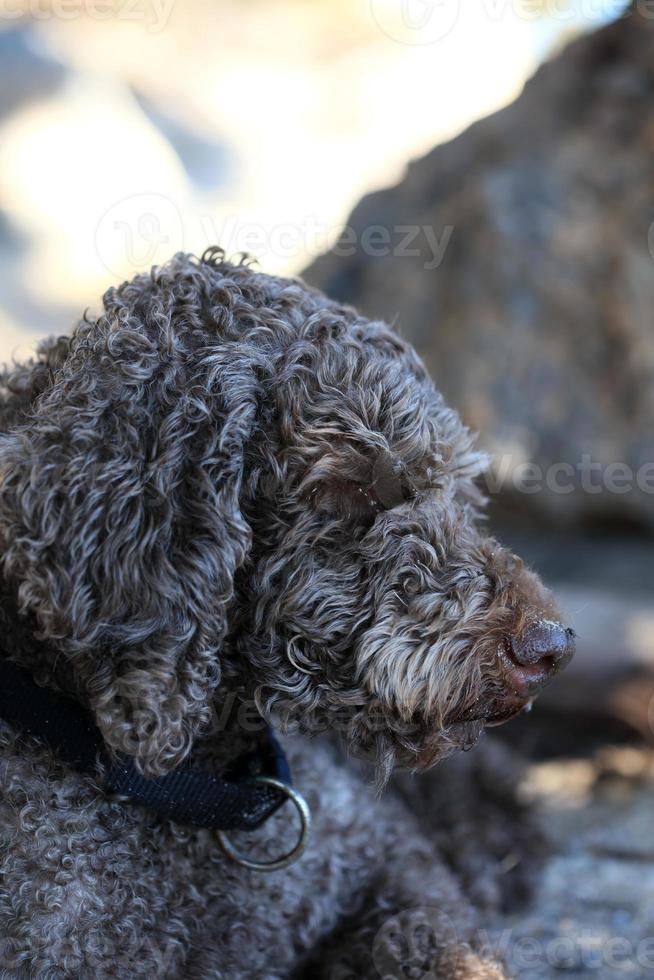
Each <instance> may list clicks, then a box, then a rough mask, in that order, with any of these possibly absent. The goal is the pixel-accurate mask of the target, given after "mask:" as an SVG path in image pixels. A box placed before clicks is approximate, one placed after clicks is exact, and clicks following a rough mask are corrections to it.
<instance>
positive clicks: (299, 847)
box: [217, 776, 311, 871]
mask: <svg viewBox="0 0 654 980" xmlns="http://www.w3.org/2000/svg"><path fill="white" fill-rule="evenodd" d="M253 781H254V782H257V783H262V784H263V785H265V786H272V787H274V788H275V789H278V790H279V791H280V793H283V794H284V796H285V797H286V798H287V799H289V800H291V801H292V803H293V804H294V806H295V809H296V810H297V812H298V815H299V817H300V837H299V839H298V842H297V844H296V845H295V847H294V848H293V849H292V850H291V851H289V852H288V854H282V856H281V857H278V858H275V860H274V861H254V860H252V859H251V858H249V857H246V855H245V854H241V852H240V851H239V850H238V848H236V847H235V846H234V844H232V842H231V840H230V839H229V837H228V836H227V834H226V832H225V831H224V830H219V831H217V834H218V840H219V842H220V846H221V847H222V849H223V851H224V852H225V854H226V855H227V857H228V858H231V860H232V861H235V862H236V863H237V864H240V865H241V866H242V867H243V868H250V869H251V870H252V871H279V870H281V868H287V867H288V866H289V864H293V862H294V861H297V859H298V858H299V857H300V855H301V854H302V852H303V851H304V849H305V847H306V846H307V841H308V839H309V831H310V830H311V811H310V810H309V807H308V805H307V801H306V800H305V799H304V797H303V796H302V795H301V794H300V793H298V792H297V790H295V789H293V787H292V786H289V785H288V783H284V782H282V780H281V779H275V778H273V777H272V776H255V777H254V780H253Z"/></svg>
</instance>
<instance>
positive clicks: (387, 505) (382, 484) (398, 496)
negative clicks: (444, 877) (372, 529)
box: [372, 452, 416, 510]
mask: <svg viewBox="0 0 654 980" xmlns="http://www.w3.org/2000/svg"><path fill="white" fill-rule="evenodd" d="M372 491H373V493H374V496H375V499H376V500H377V501H378V503H379V506H380V508H381V509H382V510H391V509H392V508H393V507H397V506H398V505H399V504H404V503H406V502H407V501H408V500H412V499H413V498H414V497H415V495H416V488H415V487H414V485H413V483H412V482H411V480H410V479H409V476H408V474H407V472H406V469H405V468H404V466H403V464H402V462H401V461H400V460H399V459H397V458H396V457H394V456H392V455H391V454H390V453H387V452H384V453H380V454H379V456H378V457H377V459H376V460H375V464H374V466H373V468H372Z"/></svg>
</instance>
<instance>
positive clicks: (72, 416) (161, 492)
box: [0, 302, 257, 775]
mask: <svg viewBox="0 0 654 980" xmlns="http://www.w3.org/2000/svg"><path fill="white" fill-rule="evenodd" d="M146 305H148V304H146ZM107 309H108V312H107V313H106V314H105V315H104V316H103V317H100V318H99V319H98V320H97V321H86V320H85V321H84V322H83V323H82V324H81V325H80V326H79V327H78V329H77V332H76V334H75V335H74V337H73V339H72V341H71V344H70V348H69V352H68V355H67V357H66V359H65V361H64V363H63V365H61V366H60V367H59V369H58V370H57V371H56V372H54V373H53V377H52V380H51V383H50V384H49V386H48V387H47V388H46V390H45V391H44V392H43V393H42V394H41V396H40V397H39V399H38V400H37V402H36V404H35V405H34V407H33V409H32V411H31V414H30V415H29V416H28V417H27V420H25V421H23V422H22V423H21V424H20V425H19V426H18V427H17V428H15V429H13V430H12V431H11V432H9V433H5V434H4V435H2V436H0V549H1V551H0V555H1V556H2V561H3V570H4V573H5V575H6V576H7V577H8V578H9V580H10V581H12V582H13V583H14V584H15V585H16V586H17V588H18V595H19V601H20V606H21V610H22V611H24V612H27V611H29V612H31V613H33V614H34V615H35V617H36V621H37V623H38V626H39V629H40V631H41V635H42V636H43V637H44V638H46V639H48V640H49V641H51V642H52V643H53V646H54V647H55V648H56V649H58V650H60V651H63V652H64V654H65V655H67V656H68V657H69V658H71V660H72V662H73V664H74V667H75V671H76V676H77V677H78V678H79V679H80V682H81V684H82V687H83V688H84V689H85V691H86V693H87V695H88V698H89V702H90V705H91V707H92V709H93V711H94V712H95V716H96V719H97V722H98V725H99V727H100V729H101V731H102V733H103V736H104V738H105V741H106V742H107V744H108V745H110V746H111V747H113V748H114V749H116V750H120V751H124V752H127V753H129V754H131V755H132V756H134V757H135V759H136V761H137V764H138V765H139V766H140V767H141V769H142V771H143V772H145V773H147V774H152V775H155V774H161V773H163V772H166V771H167V770H169V769H171V768H172V767H174V766H175V765H176V764H178V763H179V762H180V761H181V760H182V759H183V758H184V757H185V755H186V754H187V753H188V751H189V750H190V747H191V745H192V742H193V738H194V736H195V735H196V734H197V732H198V731H199V730H201V728H202V727H203V726H204V725H205V724H206V722H207V721H208V719H209V715H210V702H211V697H212V693H213V691H214V689H215V688H216V686H217V684H218V681H219V677H220V664H219V650H220V647H221V643H222V640H223V637H224V635H225V632H226V630H227V619H228V607H229V605H230V602H231V600H232V593H233V581H234V574H235V571H236V570H237V569H238V567H239V565H241V563H242V562H243V561H244V558H245V556H246V554H247V551H248V548H249V543H250V531H249V528H248V526H247V524H246V522H245V520H244V519H243V516H242V514H241V510H240V493H241V484H242V477H243V466H244V455H245V450H246V445H247V441H248V437H249V435H250V432H251V430H252V427H253V423H254V419H255V414H256V404H257V392H256V380H255V371H254V369H253V365H252V358H251V356H250V355H249V354H248V351H247V349H246V347H245V345H244V343H242V342H240V341H239V340H238V338H236V337H234V336H232V338H231V339H230V340H225V339H223V341H222V342H221V341H219V339H218V337H217V334H216V330H215V327H214V330H213V336H212V335H211V334H210V333H209V332H208V331H207V330H206V329H202V326H201V323H200V317H199V314H198V313H197V312H194V311H193V310H192V309H191V308H190V303H188V302H187V303H186V305H185V306H183V308H182V310H181V313H179V314H177V315H176V316H173V315H172V314H171V313H170V311H169V310H167V309H166V308H165V304H164V303H160V304H154V303H152V304H149V306H148V312H146V313H143V312H141V313H139V312H138V307H137V306H136V305H135V304H133V303H132V304H131V306H130V305H129V304H125V303H123V304H122V305H121V304H120V303H118V302H116V303H115V305H114V307H112V305H111V303H109V304H108V305H107Z"/></svg>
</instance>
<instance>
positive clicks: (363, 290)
mask: <svg viewBox="0 0 654 980" xmlns="http://www.w3.org/2000/svg"><path fill="white" fill-rule="evenodd" d="M442 97H446V94H444V93H443V94H442ZM429 104H430V103H429V102H425V105H426V106H428V105H429ZM432 105H433V106H434V107H433V109H432V110H431V111H433V112H434V113H437V112H438V100H435V102H434V103H432ZM653 222H654V4H649V5H648V4H645V3H642V2H638V3H636V4H634V6H633V7H632V8H630V9H629V10H628V12H627V14H626V15H625V16H624V17H623V18H622V19H621V20H619V21H618V22H616V23H614V24H611V25H609V26H608V27H606V28H604V29H602V30H600V31H599V32H597V33H596V34H594V35H590V36H587V37H584V38H583V39H581V40H578V41H576V42H575V43H573V44H571V45H570V46H569V47H568V48H567V49H566V50H564V51H563V53H562V54H561V55H560V56H558V57H557V58H556V59H555V60H553V61H551V62H549V63H547V64H545V65H544V66H543V67H542V68H541V69H540V70H539V71H538V72H537V74H536V75H535V76H534V78H533V79H532V80H531V81H530V82H529V83H528V84H527V86H526V88H525V90H524V92H523V93H522V95H521V96H520V98H519V99H517V101H516V102H515V103H513V104H512V105H511V106H509V107H508V108H507V109H505V110H503V111H501V112H499V113H497V114H495V115H493V116H491V117H490V118H488V119H485V120H483V121H481V122H479V123H477V124H475V125H474V126H472V127H471V128H470V129H469V130H468V131H467V132H465V133H463V134H462V135H461V136H459V137H458V138H457V139H455V140H453V141H452V142H450V143H447V144H445V145H443V146H439V147H437V148H436V149H435V150H433V151H432V152H431V153H429V154H428V155H427V156H426V157H424V158H422V159H421V160H418V161H417V162H415V163H412V164H411V165H410V166H409V168H408V172H407V174H406V177H405V178H404V179H403V180H402V182H401V183H400V184H399V185H398V186H396V187H393V188H391V189H388V190H384V191H381V192H379V193H375V194H371V195H369V196H368V197H366V198H364V199H363V201H362V202H361V203H360V204H359V205H358V206H357V207H356V208H355V210H354V212H353V214H352V216H351V218H350V220H349V222H348V229H350V230H349V231H348V232H347V235H348V237H347V239H345V240H344V241H343V242H342V243H341V247H339V246H337V247H336V248H335V250H334V251H333V252H331V253H330V254H327V255H325V256H323V257H321V258H319V259H318V260H317V261H316V262H315V263H314V264H313V265H312V266H311V267H310V268H309V269H308V270H307V271H306V272H305V277H306V278H307V279H308V280H309V282H312V283H314V284H316V285H319V286H320V287H322V288H323V289H325V290H326V291H327V292H329V293H331V294H332V295H334V296H336V297H337V298H340V299H342V300H345V301H348V302H353V303H356V304H357V305H358V306H360V307H361V308H362V309H363V310H364V311H365V312H366V313H367V314H369V315H380V316H383V317H385V318H386V319H390V320H392V321H394V322H397V323H398V324H399V327H400V329H401V330H402V331H403V332H404V333H405V334H406V335H408V336H409V337H410V339H411V340H412V341H413V342H414V343H415V344H416V345H417V347H418V348H419V350H420V351H421V353H422V354H423V355H424V356H425V357H426V359H427V362H428V364H429V367H430V368H431V371H432V373H433V375H434V377H435V379H436V381H437V383H438V385H439V386H440V388H441V389H442V390H443V392H444V393H445V395H446V397H447V398H448V399H449V400H450V401H451V402H452V403H453V404H454V405H456V406H457V407H458V408H459V409H460V410H461V412H462V414H463V415H464V417H465V419H466V420H467V421H468V422H469V424H470V425H472V426H473V427H474V428H476V429H478V430H480V431H481V433H482V437H483V439H484V441H485V443H486V445H487V446H488V447H489V448H490V449H491V450H493V451H494V452H495V453H496V454H499V462H498V467H499V470H500V475H502V476H503V479H504V484H503V486H504V492H503V494H501V495H500V498H499V499H500V500H502V501H503V502H504V504H505V505H507V506H508V508H509V509H510V510H511V511H512V512H514V511H515V509H516V508H520V509H522V510H524V511H525V512H526V513H528V514H530V515H532V516H535V517H536V518H537V519H538V520H540V521H542V520H543V519H549V520H552V521H555V522H557V523H559V524H560V523H563V522H577V523H579V522H590V523H591V524H593V525H595V523H596V522H597V521H598V520H600V521H603V520H605V519H607V518H608V519H610V520H614V519H618V520H621V521H627V522H629V523H636V524H637V525H638V526H641V525H643V526H649V527H650V528H654V464H653V463H652V461H653V460H654V224H653ZM374 226H383V228H384V229H386V232H385V235H386V236H387V237H386V238H385V237H384V234H380V233H379V231H378V229H377V230H375V227H374ZM403 226H414V227H415V228H417V229H422V230H421V231H420V234H419V236H418V237H417V238H416V240H415V241H413V242H412V243H411V246H410V247H411V248H413V249H414V250H415V249H419V251H420V254H419V255H417V256H416V255H414V256H407V255H403V254H399V253H401V252H406V244H407V243H406V242H405V247H403V248H400V247H399V246H400V244H401V240H402V239H403V238H406V232H405V231H403V230H402V228H403ZM425 227H427V228H428V229H430V231H428V232H427V233H425V231H424V229H425ZM448 227H450V228H451V229H452V232H451V237H450V239H449V243H448V244H447V247H446V249H445V252H444V256H443V258H442V262H441V263H440V265H438V267H436V268H435V267H434V265H435V259H434V255H435V251H434V248H433V245H434V241H435V239H434V234H435V237H436V239H438V240H440V241H441V243H442V242H444V241H445V240H446V238H445V239H444V238H443V237H442V236H443V234H444V233H445V235H446V236H447V228H448ZM366 229H368V232H366ZM366 234H368V235H369V236H371V237H369V238H368V240H367V243H366V238H365V236H366ZM428 235H429V236H431V237H429V238H428V237H427V236H428ZM355 237H356V241H357V243H358V245H357V248H356V250H355V251H354V254H349V253H351V252H352V251H353V250H352V247H351V246H352V242H353V241H354V239H355ZM389 240H390V242H391V243H392V247H391V248H390V249H389V248H388V247H387V246H385V243H386V242H388V241H389ZM362 242H363V243H366V247H362ZM343 246H344V247H343ZM366 252H367V253H368V254H366ZM345 253H348V254H345ZM371 253H375V254H371ZM380 253H386V254H380ZM389 253H390V254H389ZM393 253H394V254H393ZM502 454H506V455H505V456H502ZM525 461H530V462H532V463H535V464H537V465H538V466H539V467H540V468H541V470H542V481H540V477H539V473H538V471H533V472H532V471H529V470H525V469H524V466H522V467H521V466H519V465H518V464H524V462H525ZM558 463H565V464H566V468H565V469H560V468H559V469H552V467H553V466H555V465H556V464H558ZM616 463H624V464H626V465H627V466H628V467H629V468H630V471H627V470H624V469H622V468H619V467H618V468H616V467H615V466H614V467H613V468H609V469H608V471H607V470H605V469H604V468H605V467H610V464H616ZM648 464H649V465H648ZM600 465H601V467H602V469H601V470H600V468H599V467H600ZM516 466H517V467H518V469H517V472H516ZM571 467H573V468H575V472H574V475H573V473H572V470H571ZM511 474H512V475H511ZM513 477H517V482H518V488H517V489H516V488H515V487H514V485H513V484H514V479H513ZM547 477H549V483H550V487H549V488H548V487H547V480H546V478H547ZM541 482H542V485H543V489H542V492H536V490H537V489H538V488H539V486H540V485H541ZM639 483H640V486H639V485H638V484H639ZM525 486H526V489H527V490H529V491H530V492H523V491H524V488H525ZM557 486H558V487H560V486H563V487H564V488H565V489H566V492H563V493H562V492H559V491H558V489H557ZM569 487H573V490H572V491H571V492H567V488H569ZM625 487H626V488H627V490H625Z"/></svg>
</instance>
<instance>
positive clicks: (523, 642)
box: [510, 620, 575, 691]
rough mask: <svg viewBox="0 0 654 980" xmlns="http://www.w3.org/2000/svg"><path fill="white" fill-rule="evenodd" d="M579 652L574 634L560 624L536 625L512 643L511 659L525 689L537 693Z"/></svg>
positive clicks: (532, 625)
mask: <svg viewBox="0 0 654 980" xmlns="http://www.w3.org/2000/svg"><path fill="white" fill-rule="evenodd" d="M574 652H575V644H574V632H573V631H572V630H571V629H566V627H565V626H562V625H561V624H560V623H553V622H549V621H547V620H541V621H539V622H537V623H532V624H531V625H530V626H528V627H527V628H526V629H525V630H524V632H523V633H521V634H520V635H519V636H514V637H512V639H511V642H510V656H511V660H512V661H513V663H514V665H515V674H516V679H519V680H520V682H521V686H524V687H527V688H528V689H529V690H530V691H535V690H537V689H539V688H541V687H543V686H544V685H545V684H546V683H547V682H548V681H549V680H551V678H552V677H553V676H554V674H556V673H558V671H559V670H562V669H563V668H564V667H565V666H566V664H568V663H569V662H570V660H571V659H572V656H573V654H574Z"/></svg>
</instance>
